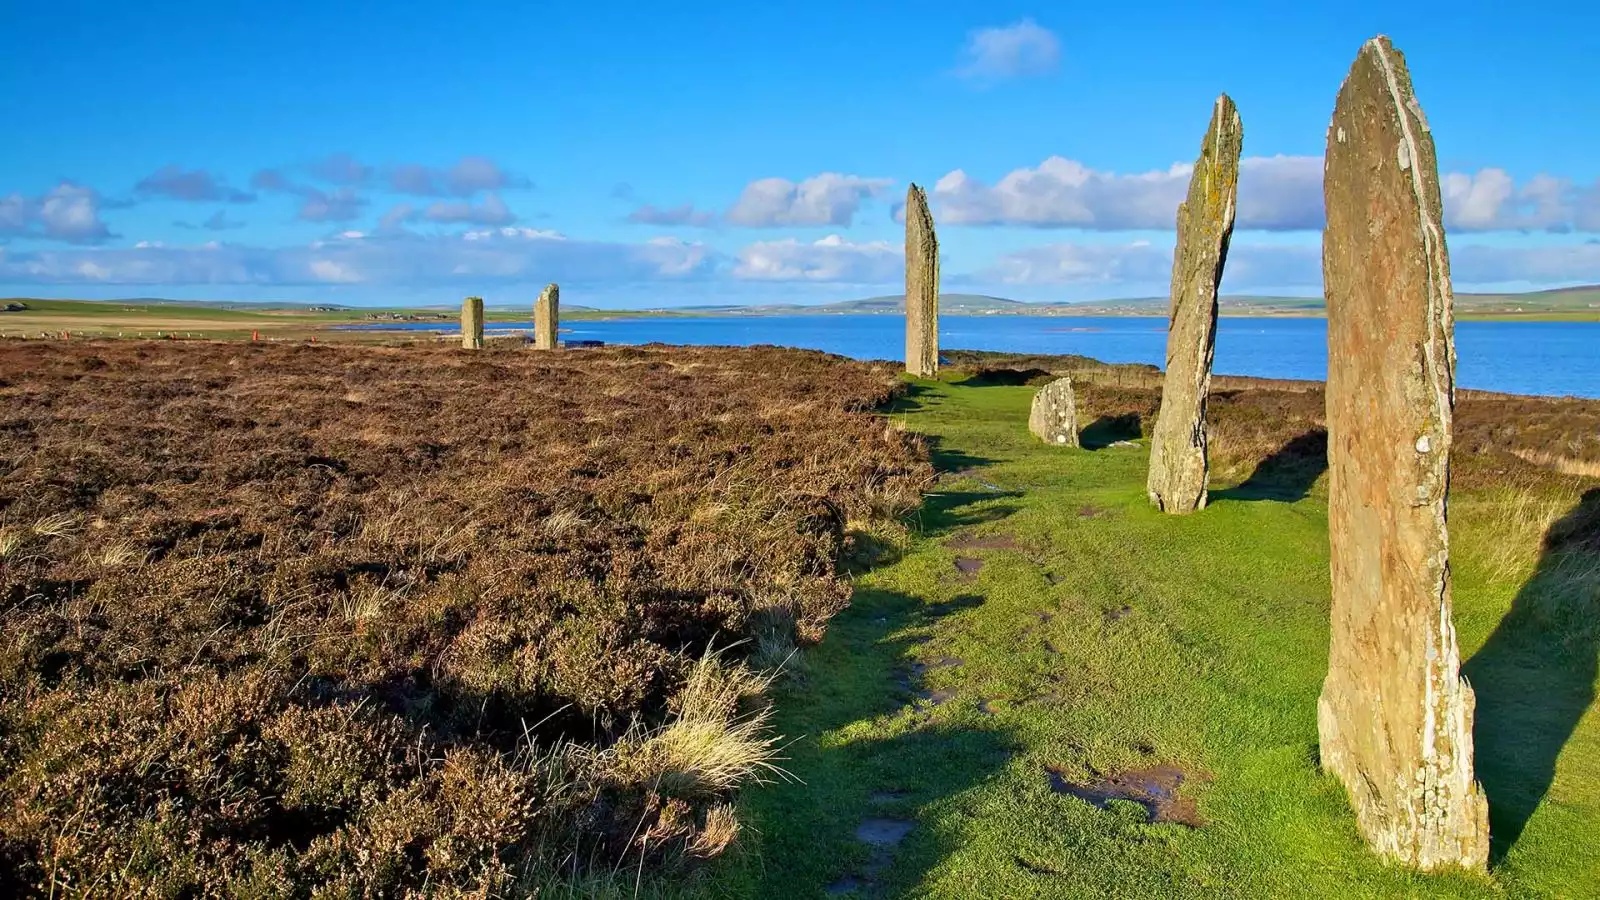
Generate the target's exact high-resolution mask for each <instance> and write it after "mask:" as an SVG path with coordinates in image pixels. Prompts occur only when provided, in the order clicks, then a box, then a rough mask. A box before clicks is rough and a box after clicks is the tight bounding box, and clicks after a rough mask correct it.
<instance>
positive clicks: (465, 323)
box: [461, 297, 483, 350]
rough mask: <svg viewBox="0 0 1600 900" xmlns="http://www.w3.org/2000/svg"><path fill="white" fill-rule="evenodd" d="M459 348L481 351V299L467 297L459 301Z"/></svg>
mask: <svg viewBox="0 0 1600 900" xmlns="http://www.w3.org/2000/svg"><path fill="white" fill-rule="evenodd" d="M461 348H462V349H463V350H482V349H483V298H482V297H468V298H467V299H465V300H463V301H461Z"/></svg>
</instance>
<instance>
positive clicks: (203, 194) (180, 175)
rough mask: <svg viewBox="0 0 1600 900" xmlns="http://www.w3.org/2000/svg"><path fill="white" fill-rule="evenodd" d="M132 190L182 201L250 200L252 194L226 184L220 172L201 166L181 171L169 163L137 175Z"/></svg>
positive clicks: (218, 201) (228, 201)
mask: <svg viewBox="0 0 1600 900" xmlns="http://www.w3.org/2000/svg"><path fill="white" fill-rule="evenodd" d="M133 192H134V194H136V195H137V196H139V197H142V198H154V197H160V198H165V199H167V200H179V201H183V202H185V203H252V202H254V201H255V199H256V195H255V194H252V193H250V192H248V191H241V190H239V189H237V188H233V187H229V186H228V184H227V183H226V182H225V181H224V180H223V178H222V176H220V175H214V174H212V173H211V172H207V171H205V170H204V169H193V170H188V171H185V170H184V169H183V168H181V167H179V166H176V165H170V166H162V167H161V168H159V169H157V170H155V171H154V172H151V173H150V174H149V175H146V176H145V177H143V178H141V179H139V182H138V183H137V184H135V185H134V186H133Z"/></svg>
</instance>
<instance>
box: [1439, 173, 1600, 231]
mask: <svg viewBox="0 0 1600 900" xmlns="http://www.w3.org/2000/svg"><path fill="white" fill-rule="evenodd" d="M1439 192H1440V193H1441V194H1442V195H1443V199H1444V212H1445V226H1446V227H1447V228H1451V229H1455V230H1457V231H1555V232H1562V231H1600V180H1597V181H1595V183H1594V184H1592V185H1582V184H1578V183H1575V182H1573V181H1572V180H1571V179H1566V178H1557V177H1554V176H1551V175H1542V174H1541V175H1535V176H1534V177H1533V178H1530V179H1528V181H1527V183H1525V184H1523V185H1521V186H1518V185H1517V184H1516V182H1515V181H1514V180H1513V179H1512V177H1511V175H1510V174H1509V173H1508V172H1506V171H1505V170H1504V169H1497V168H1488V169H1480V170H1478V171H1477V172H1474V173H1471V174H1466V173H1462V172H1451V173H1448V174H1446V175H1444V176H1443V177H1441V178H1440V179H1439Z"/></svg>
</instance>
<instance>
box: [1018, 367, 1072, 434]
mask: <svg viewBox="0 0 1600 900" xmlns="http://www.w3.org/2000/svg"><path fill="white" fill-rule="evenodd" d="M1028 430H1029V431H1031V432H1033V435H1034V437H1037V438H1038V439H1039V440H1041V441H1044V442H1045V443H1046V444H1051V445H1054V446H1056V447H1077V446H1079V443H1078V403H1077V400H1076V399H1074V397H1073V396H1072V379H1071V378H1070V377H1068V378H1057V379H1056V380H1055V381H1052V382H1050V383H1049V384H1047V385H1045V386H1044V387H1042V388H1039V392H1038V393H1036V394H1034V395H1033V410H1032V411H1031V412H1030V413H1029V414H1028Z"/></svg>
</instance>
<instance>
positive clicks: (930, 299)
mask: <svg viewBox="0 0 1600 900" xmlns="http://www.w3.org/2000/svg"><path fill="white" fill-rule="evenodd" d="M906 371H907V372H910V373H911V374H912V375H916V376H918V377H919V378H931V377H933V376H934V375H936V374H938V372H939V239H938V238H937V237H936V236H935V235H934V233H933V214H932V213H930V212H929V211H928V195H927V194H926V193H924V192H923V190H922V188H920V187H917V186H916V185H914V184H913V185H912V186H911V187H910V189H908V190H907V191H906Z"/></svg>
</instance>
